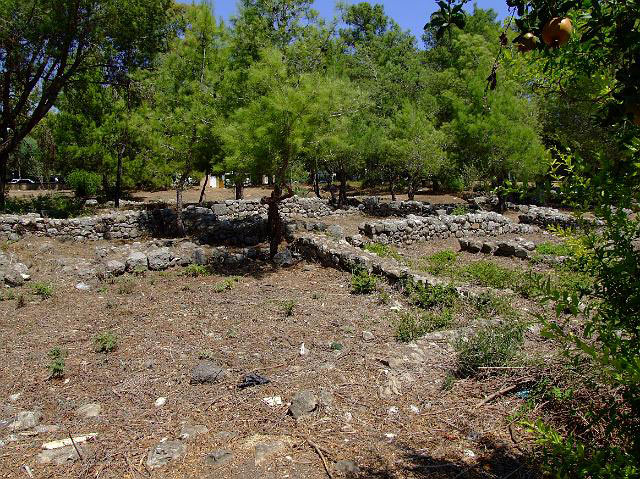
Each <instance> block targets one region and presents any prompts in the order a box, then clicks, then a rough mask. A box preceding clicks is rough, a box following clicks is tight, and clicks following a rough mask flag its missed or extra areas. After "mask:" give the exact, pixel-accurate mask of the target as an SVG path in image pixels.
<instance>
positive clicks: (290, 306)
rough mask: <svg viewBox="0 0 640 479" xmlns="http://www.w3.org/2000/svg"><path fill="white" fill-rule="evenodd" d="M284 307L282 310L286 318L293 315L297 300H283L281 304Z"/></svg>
mask: <svg viewBox="0 0 640 479" xmlns="http://www.w3.org/2000/svg"><path fill="white" fill-rule="evenodd" d="M280 306H281V307H282V312H283V313H284V315H285V317H286V318H289V317H291V316H293V310H294V309H295V307H296V302H295V301H294V300H292V299H288V300H286V301H283V302H282V303H281V305H280Z"/></svg>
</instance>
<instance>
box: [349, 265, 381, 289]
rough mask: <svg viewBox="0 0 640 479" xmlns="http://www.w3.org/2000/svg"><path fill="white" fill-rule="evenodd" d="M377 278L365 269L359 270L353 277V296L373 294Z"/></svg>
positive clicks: (355, 271)
mask: <svg viewBox="0 0 640 479" xmlns="http://www.w3.org/2000/svg"><path fill="white" fill-rule="evenodd" d="M376 284H377V279H376V277H375V276H374V275H373V274H371V273H369V272H368V271H367V270H365V269H357V270H354V271H353V274H352V275H351V292H352V293H353V294H371V293H372V292H374V291H375V289H376Z"/></svg>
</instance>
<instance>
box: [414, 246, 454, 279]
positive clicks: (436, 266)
mask: <svg viewBox="0 0 640 479" xmlns="http://www.w3.org/2000/svg"><path fill="white" fill-rule="evenodd" d="M457 259H458V254H457V253H455V252H454V251H451V250H442V251H438V252H437V253H434V254H432V255H431V256H427V257H425V258H422V259H421V260H420V265H419V268H420V269H421V270H423V271H427V272H428V273H431V274H433V275H440V274H444V273H447V272H449V271H451V270H452V267H453V266H454V264H455V262H456V260H457Z"/></svg>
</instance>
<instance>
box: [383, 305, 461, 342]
mask: <svg viewBox="0 0 640 479" xmlns="http://www.w3.org/2000/svg"><path fill="white" fill-rule="evenodd" d="M452 322H453V312H452V310H451V309H450V308H443V309H442V310H438V311H421V310H415V309H414V310H410V311H403V312H400V313H399V314H398V318H397V319H396V320H395V322H394V330H395V332H394V334H395V337H396V339H397V340H398V341H402V342H405V343H408V342H410V341H414V340H416V339H419V338H421V337H422V336H424V335H425V334H427V333H431V332H433V331H438V330H441V329H445V328H447V327H448V326H449V325H450V324H451V323H452Z"/></svg>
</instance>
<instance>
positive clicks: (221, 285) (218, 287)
mask: <svg viewBox="0 0 640 479" xmlns="http://www.w3.org/2000/svg"><path fill="white" fill-rule="evenodd" d="M238 281H240V277H238V276H230V277H228V278H225V279H223V280H222V281H218V282H217V283H216V284H214V285H213V292H214V293H223V292H224V291H227V290H230V289H231V288H233V287H234V286H235V284H236V283H237V282H238Z"/></svg>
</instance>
